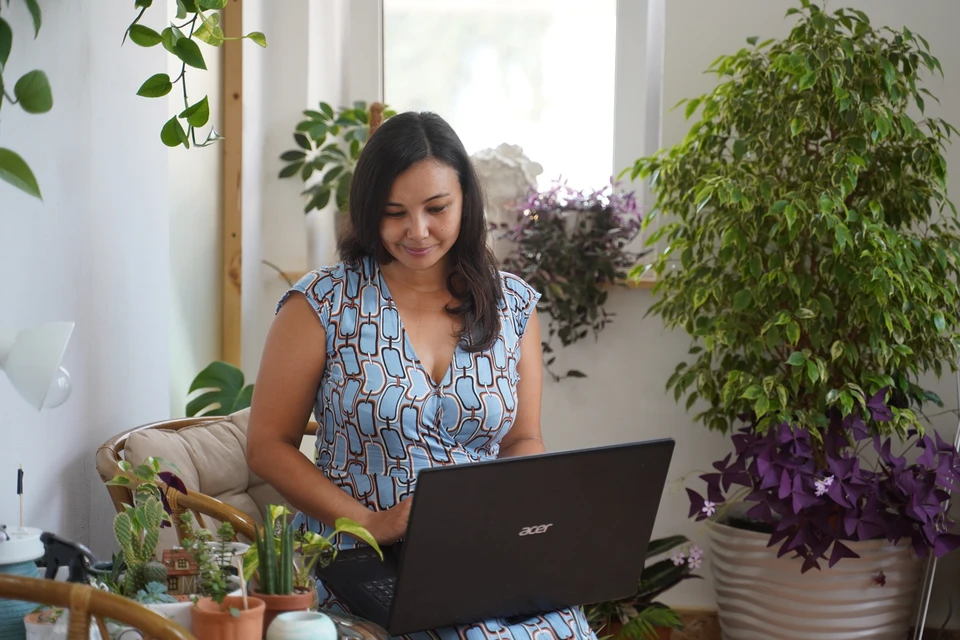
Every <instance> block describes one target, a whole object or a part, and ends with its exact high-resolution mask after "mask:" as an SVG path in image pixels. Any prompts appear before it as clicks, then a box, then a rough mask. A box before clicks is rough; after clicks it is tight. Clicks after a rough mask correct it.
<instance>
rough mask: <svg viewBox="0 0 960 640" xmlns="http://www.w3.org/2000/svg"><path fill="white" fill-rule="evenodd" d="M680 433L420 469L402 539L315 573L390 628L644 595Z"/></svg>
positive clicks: (518, 616)
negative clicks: (640, 587) (642, 582)
mask: <svg viewBox="0 0 960 640" xmlns="http://www.w3.org/2000/svg"><path fill="white" fill-rule="evenodd" d="M673 448H674V441H673V440H672V439H664V440H654V441H648V442H640V443H635V444H626V445H617V446H609V447H600V448H595V449H583V450H578V451H566V452H560V453H548V454H542V455H536V456H528V457H522V458H507V459H503V460H491V461H488V462H478V463H473V464H460V465H451V466H445V467H436V468H430V469H425V470H423V471H422V472H421V473H420V474H419V475H418V478H417V489H416V493H415V494H414V497H413V507H412V510H411V513H410V523H409V525H408V527H407V534H406V537H405V540H404V541H403V542H402V543H398V544H395V545H392V546H390V547H387V548H385V549H384V556H385V560H384V561H381V560H380V557H379V556H378V555H377V554H376V552H374V551H373V550H372V549H370V548H369V547H362V548H359V549H351V550H347V551H343V552H341V553H339V554H338V556H337V559H336V560H335V561H334V562H333V563H331V564H330V566H328V567H326V568H324V569H321V570H320V571H319V572H318V576H319V578H320V579H321V580H322V581H323V583H324V584H325V585H326V587H327V588H328V589H330V591H332V592H333V593H334V594H335V595H336V596H337V597H338V598H339V599H340V600H341V601H343V603H344V604H345V605H347V607H348V608H349V609H350V610H351V611H352V612H353V613H354V614H356V615H359V616H361V617H363V618H366V619H368V620H370V621H372V622H375V623H376V624H379V625H380V626H381V627H383V628H385V629H386V630H387V631H388V632H389V633H390V634H391V635H394V636H396V635H401V634H405V633H412V632H415V631H423V630H427V629H436V628H439V627H446V626H450V625H454V624H464V623H470V622H476V621H478V620H484V619H488V618H507V619H508V620H509V621H510V622H519V621H522V620H525V619H527V618H528V617H529V616H531V615H533V614H537V613H540V612H544V611H551V610H554V609H559V608H563V607H568V606H575V605H583V604H589V603H592V602H601V601H606V600H614V599H618V598H623V597H626V596H629V595H632V594H633V593H635V592H636V589H637V581H638V579H639V577H640V573H641V571H642V569H643V563H644V559H645V557H646V553H647V544H648V543H649V542H650V535H651V532H652V530H653V523H654V520H655V519H656V516H657V510H658V508H659V506H660V496H661V494H662V493H663V488H664V485H665V484H666V479H667V470H668V468H669V466H670V459H671V457H672V455H673Z"/></svg>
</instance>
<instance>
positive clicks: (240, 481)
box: [124, 409, 285, 548]
mask: <svg viewBox="0 0 960 640" xmlns="http://www.w3.org/2000/svg"><path fill="white" fill-rule="evenodd" d="M249 419H250V410H249V409H244V410H243V411H238V412H237V413H234V414H232V415H229V416H224V418H223V420H221V421H217V422H212V423H211V422H208V423H204V424H198V425H195V426H191V427H184V428H183V429H177V430H169V429H144V430H143V431H138V432H136V433H134V434H132V435H131V436H130V437H129V438H128V439H127V443H126V446H125V447H124V458H125V459H126V460H128V461H129V462H130V463H131V464H134V465H137V464H140V463H141V462H143V460H144V459H146V458H147V457H149V456H154V457H157V458H162V459H163V460H166V461H167V462H169V463H170V464H172V465H174V466H175V467H176V468H177V469H178V470H179V473H177V475H178V476H179V477H180V479H181V480H183V483H184V484H185V485H186V487H187V491H188V492H189V491H198V492H200V493H203V494H206V495H208V496H211V497H213V498H217V499H218V500H222V501H223V502H226V503H227V504H229V505H231V506H232V507H235V508H237V509H239V510H240V511H243V512H244V513H246V514H247V515H249V516H251V517H252V518H254V520H256V521H257V522H263V509H264V506H266V505H267V504H284V503H285V500H284V499H283V498H281V497H280V494H278V493H277V491H276V490H275V489H274V488H273V487H271V486H270V485H268V484H267V483H266V482H265V481H264V480H263V479H262V478H260V477H259V476H258V475H256V474H255V473H253V472H252V471H250V468H249V467H248V466H247V425H248V423H249ZM206 524H207V526H208V528H215V527H216V526H218V525H219V523H214V522H211V521H210V519H206ZM175 545H176V535H175V534H174V532H173V531H172V529H169V528H168V529H164V530H163V533H162V535H161V548H167V547H171V546H175Z"/></svg>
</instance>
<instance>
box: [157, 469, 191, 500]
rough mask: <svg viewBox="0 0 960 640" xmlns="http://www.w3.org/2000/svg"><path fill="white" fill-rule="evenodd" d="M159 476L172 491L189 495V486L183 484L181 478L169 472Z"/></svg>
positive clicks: (163, 472)
mask: <svg viewBox="0 0 960 640" xmlns="http://www.w3.org/2000/svg"><path fill="white" fill-rule="evenodd" d="M157 476H158V477H159V478H160V480H162V481H163V484H165V485H167V486H168V487H170V488H171V489H176V490H177V491H179V492H180V493H182V494H184V495H186V494H187V485H185V484H183V480H181V479H180V478H179V476H177V475H175V474H173V473H171V472H169V471H161V472H160V473H158V474H157Z"/></svg>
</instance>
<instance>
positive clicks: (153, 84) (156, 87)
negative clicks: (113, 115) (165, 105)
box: [137, 73, 173, 98]
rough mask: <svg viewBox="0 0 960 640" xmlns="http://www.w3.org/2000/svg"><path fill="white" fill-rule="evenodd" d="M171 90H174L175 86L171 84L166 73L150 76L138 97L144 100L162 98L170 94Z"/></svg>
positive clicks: (141, 87) (141, 86)
mask: <svg viewBox="0 0 960 640" xmlns="http://www.w3.org/2000/svg"><path fill="white" fill-rule="evenodd" d="M171 89H173V84H172V83H171V82H170V76H168V75H167V74H165V73H158V74H156V75H153V76H150V77H149V78H147V79H146V80H145V81H144V83H143V84H142V85H140V88H139V89H138V90H137V95H138V96H143V97H144V98H160V97H163V96H165V95H167V94H168V93H170V90H171Z"/></svg>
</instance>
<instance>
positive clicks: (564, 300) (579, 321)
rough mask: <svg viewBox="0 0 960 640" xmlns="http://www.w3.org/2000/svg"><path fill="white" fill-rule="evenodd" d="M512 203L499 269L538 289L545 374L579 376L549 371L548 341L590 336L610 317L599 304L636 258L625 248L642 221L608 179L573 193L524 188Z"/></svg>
mask: <svg viewBox="0 0 960 640" xmlns="http://www.w3.org/2000/svg"><path fill="white" fill-rule="evenodd" d="M516 207H517V221H516V223H515V224H514V225H513V226H510V225H504V227H505V228H503V229H501V232H502V233H503V235H504V237H505V238H506V239H508V240H510V241H511V243H512V247H513V249H512V251H511V252H510V254H509V255H508V256H506V257H505V258H504V261H503V268H504V269H505V270H507V271H509V272H511V273H514V274H516V275H517V276H520V277H521V278H523V279H524V280H525V281H526V282H527V283H529V284H530V285H531V286H532V287H534V288H535V289H536V290H537V291H539V292H540V293H541V298H540V302H539V304H538V309H539V310H540V312H541V314H543V317H544V319H545V320H546V328H547V330H546V332H545V334H546V335H545V336H544V342H543V352H544V364H545V365H546V370H547V372H548V373H549V374H550V375H552V376H553V378H554V379H555V380H559V379H561V378H565V377H584V374H583V373H582V372H580V371H577V370H571V371H568V372H567V373H566V374H563V375H559V374H556V373H554V372H553V370H552V369H551V368H550V366H551V365H552V364H553V363H554V361H555V359H556V358H555V355H554V347H553V346H552V342H553V340H554V339H557V340H559V341H560V344H561V345H562V346H564V347H566V346H569V345H571V344H573V343H575V342H577V341H579V340H582V339H584V338H586V337H587V336H588V335H590V334H591V333H592V334H593V335H594V337H597V336H599V334H600V332H601V331H602V330H603V328H604V327H606V325H607V324H609V323H610V322H611V321H612V318H613V315H614V314H613V313H611V312H609V311H607V309H606V307H605V305H606V302H607V295H608V293H609V288H610V287H611V286H615V285H621V284H623V283H624V282H625V281H626V279H627V274H628V272H629V271H630V269H631V267H633V265H635V264H636V262H637V260H638V259H639V257H640V255H641V254H640V253H637V252H633V251H629V250H627V246H628V245H629V244H630V243H631V242H632V241H633V240H634V238H636V237H637V234H639V232H640V227H641V223H642V216H641V214H640V209H639V207H638V205H637V200H636V195H635V194H634V192H633V191H624V190H622V189H620V188H619V185H617V184H615V183H611V184H608V185H606V186H604V187H603V188H601V189H585V190H577V189H574V188H572V187H570V186H569V185H568V184H566V183H560V182H557V183H555V184H554V185H553V186H552V187H551V188H550V189H547V190H544V191H538V190H536V189H532V190H530V192H529V193H528V196H527V198H526V199H524V200H521V201H520V202H519V203H518V204H517V205H516Z"/></svg>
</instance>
